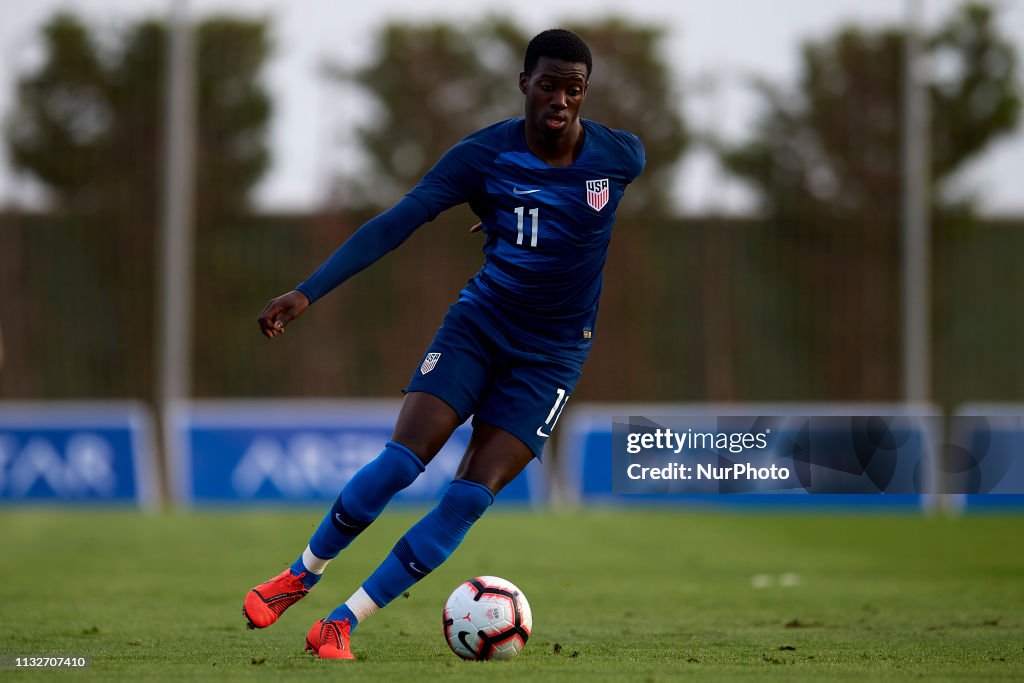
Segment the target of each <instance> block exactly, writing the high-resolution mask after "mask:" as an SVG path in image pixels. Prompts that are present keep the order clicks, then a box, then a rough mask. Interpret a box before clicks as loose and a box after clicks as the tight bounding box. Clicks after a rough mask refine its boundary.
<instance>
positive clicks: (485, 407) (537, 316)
mask: <svg viewBox="0 0 1024 683" xmlns="http://www.w3.org/2000/svg"><path fill="white" fill-rule="evenodd" d="M591 67H592V62H591V55H590V49H589V48H588V47H587V45H586V44H585V43H584V42H583V41H582V40H581V39H580V38H579V37H578V36H577V35H575V34H573V33H571V32H569V31H565V30H561V29H553V30H549V31H544V32H543V33H540V34H539V35H537V36H536V37H535V38H533V40H531V41H530V43H529V45H528V46H527V48H526V56H525V59H524V64H523V71H522V73H520V74H519V89H520V90H521V91H522V93H523V94H524V95H525V99H526V114H525V117H521V118H514V119H509V120H507V121H502V122H500V123H496V124H494V125H492V126H489V127H487V128H484V129H483V130H480V131H478V132H476V133H474V134H472V135H470V136H469V137H467V138H465V139H464V140H462V141H461V142H459V143H458V144H456V145H455V146H454V147H452V148H451V149H450V150H448V152H446V153H445V154H444V156H442V157H441V159H440V160H439V161H438V162H437V164H436V165H435V166H434V167H433V168H432V169H431V170H430V171H429V172H428V173H427V174H426V175H425V176H424V177H423V179H422V180H421V181H420V182H419V184H418V185H416V187H414V188H413V189H412V191H411V192H409V194H407V195H406V196H405V197H404V198H403V199H402V200H401V201H399V202H398V203H397V204H396V205H395V206H393V207H392V208H390V209H388V210H387V211H385V212H384V213H382V214H380V215H379V216H377V217H376V218H373V219H371V220H370V221H368V222H367V223H366V224H365V225H363V226H362V227H361V228H360V229H359V230H358V231H356V233H355V234H354V235H352V237H351V238H350V239H349V240H347V241H346V242H345V243H344V244H343V245H342V246H341V247H340V248H338V250H337V251H336V252H334V254H333V255H331V257H330V258H328V259H327V261H326V262H324V264H323V265H321V266H320V268H318V269H317V270H316V272H314V273H313V274H312V275H311V276H310V277H309V278H308V279H307V280H306V281H304V282H302V283H301V284H299V285H298V286H297V287H296V288H295V289H294V290H292V291H290V292H288V293H286V294H283V295H281V296H279V297H277V298H275V299H272V300H271V301H270V302H269V303H268V304H267V305H266V307H264V309H263V311H262V312H261V313H260V316H259V326H260V329H261V331H262V332H263V334H264V335H266V336H267V337H269V338H274V337H276V336H277V335H279V334H282V333H283V332H284V328H285V326H286V325H287V324H289V323H290V322H291V321H293V320H295V319H296V318H298V317H299V316H300V315H302V314H303V312H304V311H305V310H306V308H307V307H308V306H309V305H310V304H311V303H312V302H314V301H316V300H317V299H319V298H321V297H322V296H324V295H325V294H327V293H328V292H329V291H331V290H332V289H334V288H335V287H337V286H338V285H340V284H341V283H342V282H344V281H345V280H347V279H348V278H350V277H352V276H353V275H355V274H356V273H358V272H359V271H360V270H362V269H363V268H366V267H367V266H369V265H370V264H372V263H374V262H375V261H376V260H377V259H379V258H381V257H382V256H383V255H384V254H386V253H387V252H388V251H390V250H392V249H394V248H396V247H397V246H398V245H400V244H401V243H402V242H403V241H404V240H405V239H406V238H407V237H409V235H410V234H412V232H413V231H414V230H416V229H417V228H419V227H420V226H421V225H423V224H424V223H426V222H428V221H431V220H433V219H434V218H436V217H437V215H438V214H440V213H441V212H442V211H444V210H445V209H448V208H450V207H452V206H455V205H457V204H461V203H463V202H468V203H469V205H470V207H471V208H472V209H473V211H474V213H476V215H477V216H478V217H479V218H480V224H479V225H477V226H474V228H473V229H474V230H475V229H479V228H482V229H483V231H484V233H485V234H486V241H485V243H484V247H483V251H484V264H483V267H482V268H481V269H480V271H479V272H478V273H477V274H476V276H475V277H473V279H472V280H471V281H470V282H469V283H468V284H467V285H466V287H465V288H464V289H463V290H462V292H460V294H459V298H458V301H456V303H455V304H454V305H453V306H452V307H451V308H450V309H449V310H448V314H447V315H446V316H445V318H444V322H443V324H442V325H441V328H440V329H439V330H438V331H437V335H436V336H435V337H434V340H433V342H432V343H431V344H430V346H429V347H428V348H427V351H426V353H425V355H424V357H423V360H422V362H421V363H420V364H419V365H418V366H417V368H416V369H415V371H414V372H413V377H412V380H411V381H410V382H409V386H408V388H407V389H406V393H405V398H404V400H403V402H402V408H401V411H400V413H399V416H398V420H397V423H396V425H395V429H394V433H393V435H392V437H391V440H390V441H388V442H387V443H386V444H385V446H384V450H383V451H382V452H381V453H380V455H378V456H377V458H376V459H375V460H373V461H372V462H370V463H368V464H367V465H366V466H364V467H363V468H362V469H360V470H359V471H358V472H357V473H356V474H355V475H354V476H353V477H352V479H351V480H350V481H349V482H348V483H347V484H345V486H344V488H343V489H342V491H341V493H340V494H339V495H338V498H337V500H336V501H335V502H334V504H333V505H332V506H331V508H330V509H329V510H328V512H327V515H326V516H325V517H324V519H323V521H322V522H321V523H320V526H319V527H318V528H317V529H316V531H315V532H314V533H313V536H312V538H310V539H309V544H308V545H307V546H306V549H305V550H304V551H303V552H302V553H301V554H300V555H299V557H298V559H296V560H295V563H294V564H292V566H291V567H290V568H288V569H286V570H285V571H284V572H282V573H281V574H280V575H278V576H276V577H274V578H272V579H270V580H269V581H267V582H266V583H263V584H260V585H259V586H256V587H255V588H253V589H252V590H251V591H249V593H248V595H247V596H246V598H245V605H244V607H243V614H244V615H245V617H246V619H248V621H249V625H250V626H251V627H253V628H265V627H267V626H270V625H271V624H273V623H274V622H275V621H276V620H277V619H278V617H280V615H281V614H282V613H283V612H284V611H285V610H286V609H287V608H288V607H290V606H291V605H293V604H294V603H295V602H297V601H298V600H299V599H301V598H302V597H303V596H305V595H306V594H307V593H308V592H309V590H310V589H312V588H313V586H314V585H316V583H317V581H319V580H320V577H321V575H322V574H323V571H324V569H325V567H326V566H327V563H328V562H330V561H331V559H333V558H335V557H337V556H338V554H339V553H340V552H341V551H342V550H343V549H345V548H346V547H347V546H348V545H349V544H350V543H351V542H352V541H353V539H355V537H356V536H358V535H359V533H360V532H362V531H363V530H364V529H365V528H366V527H367V526H369V525H370V524H371V523H372V522H373V521H374V520H375V519H376V518H377V516H378V515H379V514H380V513H381V511H382V510H383V509H384V507H385V506H386V505H387V504H388V501H390V500H391V498H392V497H393V496H394V495H395V494H396V493H398V492H399V491H401V490H402V489H404V488H405V487H407V486H409V484H411V483H412V482H413V481H414V480H415V479H416V477H417V476H419V474H420V473H421V472H423V470H424V468H425V467H426V466H427V465H428V464H429V463H430V460H431V459H432V458H433V457H434V456H435V455H436V454H437V452H438V451H439V450H440V449H441V447H442V446H443V445H444V444H445V442H446V441H447V440H448V438H449V437H450V436H451V434H452V432H453V431H454V430H455V429H456V428H457V427H458V426H459V425H460V424H462V423H463V422H465V420H466V419H467V418H468V417H469V416H470V415H473V416H474V417H473V431H472V435H471V437H470V440H469V446H468V447H467V449H466V453H465V455H464V456H463V458H462V462H461V464H460V465H459V468H458V471H457V472H456V474H455V479H454V480H453V481H452V482H451V483H450V484H449V485H448V487H447V489H446V490H445V492H444V494H443V495H442V497H441V500H440V502H439V503H438V504H437V507H435V508H434V509H433V510H431V511H430V512H429V513H427V515H426V516H425V517H423V519H421V520H420V521H419V522H417V523H416V524H415V525H414V526H413V527H412V528H410V529H409V530H408V531H407V532H406V534H405V535H404V536H402V538H400V539H399V540H398V542H397V543H396V544H395V546H394V549H393V550H392V551H391V553H390V554H389V555H388V556H387V558H385V560H384V561H383V562H382V563H381V565H380V566H379V567H378V568H377V569H376V570H375V571H374V572H373V573H372V574H371V575H370V576H369V578H367V579H366V581H364V582H363V584H362V585H361V586H360V587H359V589H358V590H356V592H355V593H354V594H353V595H352V597H350V598H349V599H348V600H347V601H346V602H345V603H344V604H342V605H340V606H339V607H338V608H337V609H335V610H334V611H333V612H331V613H330V614H328V615H327V616H326V617H325V618H324V619H321V620H320V621H318V622H316V623H315V624H314V625H313V627H312V628H311V629H310V631H309V634H308V635H307V637H306V647H307V649H310V650H313V651H314V652H316V653H317V654H319V656H320V657H323V658H333V659H353V657H354V656H353V654H352V652H351V650H350V648H349V637H350V634H351V633H352V631H354V630H355V628H356V626H358V625H359V623H361V622H362V621H363V620H365V619H366V618H367V617H369V616H370V615H371V614H373V613H374V612H376V611H377V610H378V609H380V608H381V607H384V606H385V605H387V604H388V603H390V602H391V601H392V600H394V599H395V598H396V597H397V596H399V595H401V594H402V593H403V592H404V591H406V590H407V589H408V588H409V587H411V586H412V585H413V584H414V583H416V582H417V581H419V580H420V579H422V578H423V577H425V576H426V575H427V574H429V573H430V572H431V571H433V570H434V569H436V568H437V567H438V566H439V565H440V564H441V563H442V562H444V561H445V560H446V559H448V557H449V556H450V555H451V554H452V552H453V551H454V550H455V548H456V547H457V546H458V545H459V543H460V542H461V541H462V539H463V538H464V537H465V535H466V532H468V531H469V528H470V527H471V526H472V525H473V523H474V522H475V521H476V520H478V519H479V518H480V516H481V515H483V513H484V512H485V511H486V510H487V508H488V507H489V506H490V505H491V503H492V502H493V501H494V496H495V495H496V494H497V493H498V492H499V491H501V489H502V487H504V486H505V485H506V484H508V483H509V482H510V481H512V479H514V478H515V477H516V475H518V474H519V473H520V472H521V471H522V470H523V468H524V467H526V465H527V464H528V463H529V462H530V460H531V459H533V458H538V459H540V457H541V453H542V451H543V449H544V444H545V442H546V441H547V440H548V438H549V437H550V436H551V430H552V429H553V428H554V426H555V423H556V422H557V421H558V417H559V415H560V414H561V412H562V410H563V409H564V408H565V404H566V401H568V400H569V396H570V395H571V394H572V390H573V387H574V386H575V385H576V381H577V380H578V379H579V376H580V370H581V368H582V365H583V362H584V360H585V359H586V357H587V354H588V353H589V351H590V346H591V343H592V342H593V334H594V320H595V318H596V316H597V307H598V298H599V296H600V293H601V270H602V268H603V267H604V262H605V258H606V256H607V253H608V243H609V240H610V239H611V233H612V225H613V223H614V220H615V209H616V207H617V206H618V204H619V201H620V200H621V199H622V196H623V193H624V192H625V189H626V186H627V185H629V183H630V182H632V181H633V180H634V179H635V178H636V177H637V176H639V175H640V173H641V171H642V170H643V167H644V162H645V158H644V149H643V145H642V144H641V142H640V140H639V139H638V138H637V137H636V136H635V135H633V134H632V133H628V132H625V131H619V130H611V129H609V128H607V127H605V126H602V125H601V124H599V123H595V122H593V121H588V120H584V119H581V118H580V108H581V106H582V105H583V101H584V99H585V98H586V95H587V84H588V81H589V80H590V72H591Z"/></svg>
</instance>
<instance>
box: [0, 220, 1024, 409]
mask: <svg viewBox="0 0 1024 683" xmlns="http://www.w3.org/2000/svg"><path fill="white" fill-rule="evenodd" d="M365 218H366V216H355V215H344V216H340V215H327V214H324V215H317V216H310V215H254V216H251V217H248V218H244V219H238V220H237V221H236V222H233V223H231V224H223V225H211V224H207V225H205V226H204V227H203V228H202V229H201V230H200V231H199V232H198V234H197V240H196V257H195V282H196V288H195V291H196V295H195V302H194V316H195V318H194V324H195V332H194V339H193V351H194V368H193V378H192V386H193V387H194V393H195V396H196V397H244V396H269V397H277V396H281V397H287V396H320V397H328V396H396V395H397V392H398V391H399V390H400V389H401V388H402V387H403V386H404V385H405V383H406V382H407V380H408V377H409V375H410V373H411V371H412V369H413V368H414V366H415V365H416V363H417V362H418V360H419V357H420V355H421V353H422V351H423V349H424V348H425V346H426V344H427V343H428V342H429V340H430V338H431V336H432V335H433V333H434V331H435V330H436V328H437V326H438V325H439V324H440V321H441V318H442V316H443V314H444V311H445V310H446V308H447V306H448V305H449V304H450V303H451V302H452V301H454V299H455V297H456V293H457V291H458V290H459V288H460V287H461V286H462V285H463V284H464V283H465V281H466V280H467V279H468V278H470V277H471V276H472V275H473V273H474V272H475V271H476V270H477V268H478V267H479V264H480V262H481V255H480V246H481V239H480V237H479V236H476V235H468V234H467V233H466V228H467V227H468V226H469V225H471V224H472V223H473V222H474V219H473V217H472V216H471V215H470V214H469V213H468V211H466V210H465V209H459V210H456V211H454V212H450V215H446V216H443V217H442V218H441V219H439V220H438V221H437V222H435V223H433V224H429V225H427V226H425V227H423V228H422V229H421V230H420V231H419V232H418V233H417V234H415V235H414V236H413V237H412V238H411V239H410V241H409V242H408V243H407V244H405V245H404V246H403V247H401V248H400V249H399V250H398V251H396V252H394V253H392V254H390V255H388V256H387V257H386V258H385V259H384V260H383V261H381V262H380V263H378V264H377V265H375V266H374V267H373V268H371V269H370V270H368V271H366V272H365V273H362V274H360V275H359V276H357V277H356V278H355V279H354V280H353V281H351V282H350V283H348V284H346V285H345V286H343V287H342V288H340V289H339V290H338V291H336V292H334V293H332V294H331V295H330V296H329V297H327V298H326V299H324V300H322V301H321V302H318V303H317V304H316V305H315V306H314V307H313V308H312V309H310V311H309V312H308V313H307V315H306V317H304V318H303V319H302V320H301V321H300V322H298V323H296V324H294V325H293V326H292V327H290V328H289V330H288V334H286V335H285V336H284V337H282V338H280V339H277V340H275V341H274V342H273V343H271V342H268V341H267V340H266V339H263V338H262V337H261V336H260V335H259V334H258V332H257V328H256V324H255V318H256V314H257V313H258V312H259V310H260V308H261V307H262V305H263V303H264V302H265V301H266V300H267V299H268V298H270V297H271V296H274V295H276V294H278V293H280V292H282V291H285V290H287V289H289V288H291V287H292V286H294V285H295V284H296V283H297V282H298V281H300V280H301V279H302V278H303V277H305V276H306V274H308V273H309V272H310V271H311V270H312V269H313V268H314V267H315V266H316V265H317V264H318V263H319V262H320V261H321V260H322V259H323V258H325V257H326V256H327V255H328V254H329V253H330V252H331V251H332V250H333V249H334V247H335V246H336V245H337V244H338V243H339V242H340V241H341V240H342V239H343V238H344V237H345V236H346V235H347V234H349V232H351V230H353V229H354V228H355V227H356V226H358V225H359V224H360V223H361V222H362V220H363V219H365ZM839 234H840V237H839V238H837V239H834V240H832V241H831V242H830V243H828V244H825V245H815V244H814V243H806V242H793V241H788V240H786V239H784V236H781V235H780V234H779V233H778V231H777V230H774V229H772V228H771V226H770V225H768V224H767V223H765V222H762V221H759V220H756V219H726V218H716V217H708V218H690V219H685V220H674V221H665V222H661V223H658V224H648V225H639V224H633V225H630V224H626V223H622V222H620V224H619V225H618V226H617V227H616V236H615V238H614V240H613V245H612V252H611V254H610V257H609V263H608V267H607V269H606V272H605V293H604V297H603V301H602V310H601V315H600V317H599V321H598V329H597V334H596V343H595V346H594V352H593V356H592V359H591V361H590V362H589V363H588V365H587V367H586V371H585V373H584V377H583V379H582V381H581V383H580V385H579V387H578V390H577V400H615V401H628V400H640V401H704V400H713V401H846V400H863V401H889V400H896V399H899V398H900V397H901V394H900V357H899V353H900V347H899V335H900V329H901V327H900V315H901V312H900V310H899V291H898V289H897V287H898V283H899V279H898V274H897V271H896V268H897V265H898V258H897V254H898V252H897V251H896V250H897V249H898V243H897V242H896V237H895V236H893V238H892V240H891V241H888V240H887V243H886V244H879V243H876V242H877V241H878V240H877V239H876V240H874V241H871V240H868V239H866V238H865V237H863V235H862V233H860V232H858V231H854V230H850V231H845V232H843V231H840V232H839ZM152 235H153V231H152V230H145V229H140V230H139V231H138V236H137V240H136V241H137V242H138V244H133V243H132V242H131V241H130V240H123V239H122V240H118V241H116V242H112V243H107V242H105V241H104V238H103V235H102V232H101V231H100V230H99V228H98V227H97V226H96V225H95V224H94V223H90V222H89V220H87V219H86V218H71V217H63V216H59V215H48V214H19V213H6V214H0V291H2V292H3V293H4V296H2V297H0V329H2V330H3V334H4V340H3V341H4V347H5V360H4V364H3V366H2V367H0V395H2V396H3V397H4V398H18V399H58V398H59V399H72V398H76V399H77V398H138V399H143V400H146V401H149V400H151V398H152V386H153V377H154V351H153V343H152V342H153V329H154V315H153V309H154V303H153V302H154V293H153V273H154V266H153V258H154V257H153V247H152V244H151V243H150V240H152V239H153V237H152ZM890 242H891V243H890ZM933 246H934V262H933V272H934V281H933V310H934V325H933V343H934V358H933V382H934V388H935V396H934V399H935V401H936V402H937V403H938V404H939V405H941V406H942V407H944V408H945V409H946V410H950V409H952V407H953V406H955V405H956V404H959V403H962V402H966V401H1006V400H1017V401H1019V400H1020V399H1021V398H1022V397H1024V365H1022V364H1021V363H1020V362H1019V360H1018V359H1019V352H1020V349H1021V348H1024V306H1021V305H1020V292H1021V291H1024V272H1022V271H1021V269H1020V268H1019V265H1018V261H1019V255H1020V254H1021V253H1024V219H1004V220H995V219H989V220H984V221H981V222H980V224H979V225H978V227H976V228H974V229H972V230H970V231H964V232H959V233H956V232H953V231H949V230H938V231H936V234H935V237H934V245H933ZM865 257H867V258H865ZM853 263H860V264H864V263H873V264H875V269H874V270H873V271H868V272H865V270H864V269H863V268H862V269H859V270H858V269H853V268H851V267H850V264H853ZM801 274H811V275H813V277H812V278H810V279H801ZM808 282H813V283H815V284H814V286H813V287H812V286H808V285H807V283H808ZM880 310H881V311H882V315H879V311H880ZM880 323H881V324H880Z"/></svg>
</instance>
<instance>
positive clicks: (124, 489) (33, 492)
mask: <svg viewBox="0 0 1024 683" xmlns="http://www.w3.org/2000/svg"><path fill="white" fill-rule="evenodd" d="M151 445H152V432H151V425H150V420H149V414H148V412H147V411H146V409H145V407H144V406H142V405H141V404H138V403H131V402H123V403H122V402H116V403H95V402H90V403H54V402H47V403H42V402H39V403H31V402H26V403H0V503H3V504H10V503H36V504H45V503H113V504H126V503H127V504H145V503H149V502H151V501H153V500H154V487H153V481H154V480H153V469H152V458H151Z"/></svg>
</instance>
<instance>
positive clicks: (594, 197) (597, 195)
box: [587, 178, 608, 211]
mask: <svg viewBox="0 0 1024 683" xmlns="http://www.w3.org/2000/svg"><path fill="white" fill-rule="evenodd" d="M607 203H608V179H607V178H602V179H601V180H588V181H587V205H588V206H590V208H592V209H593V210H594V211H600V210H601V209H603V208H604V205H605V204H607Z"/></svg>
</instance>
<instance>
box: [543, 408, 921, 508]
mask: <svg viewBox="0 0 1024 683" xmlns="http://www.w3.org/2000/svg"><path fill="white" fill-rule="evenodd" d="M938 415H939V412H938V410H937V409H936V408H934V407H933V406H905V405H898V404H745V405H744V404H726V405H714V404H654V405H651V404H647V405H644V404H621V405H607V404H604V405H601V404H598V405H590V406H587V405H580V404H577V405H576V406H575V407H574V408H572V411H571V412H569V413H568V414H567V415H566V416H565V417H564V418H563V421H564V424H563V425H562V429H563V432H562V434H561V442H560V450H559V455H560V456H561V457H560V463H561V466H562V469H561V474H562V478H563V481H564V482H565V484H566V490H567V493H568V494H569V495H570V496H571V497H573V498H574V499H576V500H578V501H580V502H583V503H610V504H637V503H640V504H646V505H651V504H658V505H660V504H670V505H672V504H684V505H770V506H785V507H802V506H805V505H836V504H838V505H861V504H872V505H887V506H892V505H896V506H901V505H902V506H919V505H921V504H922V503H924V502H925V498H926V496H923V495H922V493H921V492H923V491H930V490H932V489H931V486H932V478H933V477H934V464H933V462H932V456H933V452H934V446H935V444H936V443H937V442H938V439H939V438H940V437H941V418H940V417H938ZM645 416H646V417H645ZM666 425H668V426H670V427H674V428H675V429H669V428H665V426H666ZM709 425H710V428H709V429H705V427H708V426H709ZM737 425H741V426H740V427H738V428H739V429H740V430H741V431H742V432H743V433H742V434H741V433H738V432H736V429H737ZM743 425H745V426H743ZM687 426H689V427H692V429H688V428H687ZM716 427H717V429H718V433H717V437H719V438H720V439H724V441H723V442H722V443H723V444H726V443H728V442H730V440H732V443H733V444H734V445H735V444H738V443H740V441H741V440H744V439H745V440H747V441H749V443H747V441H743V443H746V444H747V447H746V448H739V447H737V448H735V449H733V450H730V449H729V448H728V447H726V448H724V449H723V448H718V447H703V446H702V447H697V446H694V445H693V442H694V439H693V438H692V437H696V436H698V435H700V436H712V434H713V433H714V432H715V428H716ZM808 427H809V430H808ZM669 436H672V437H674V438H676V439H678V443H679V447H678V448H674V449H673V448H672V447H670V446H668V445H667V442H666V443H664V444H663V443H661V442H660V439H661V438H662V437H664V438H666V439H667V438H668V437H669ZM627 437H628V438H627ZM655 443H657V444H658V446H657V448H654V449H653V450H652V451H649V452H643V453H641V450H642V449H641V448H640V444H651V445H652V446H653V445H654V444H655ZM755 444H757V445H755ZM627 450H628V453H627ZM740 452H742V453H743V454H742V455H737V454H738V453H740ZM755 452H756V453H755ZM752 453H754V454H752ZM746 460H750V461H751V463H752V464H747V465H744V467H745V468H747V469H748V470H751V471H754V470H756V471H760V472H768V471H769V468H768V467H767V466H769V465H770V466H771V467H770V469H771V471H775V470H776V469H778V470H779V471H782V468H783V466H786V467H788V468H789V471H788V473H787V477H788V479H787V480H786V481H785V482H783V481H781V480H780V481H759V480H756V478H755V480H750V479H748V478H743V480H742V481H739V480H737V479H735V478H733V479H730V480H729V481H723V480H720V479H719V476H718V474H719V473H721V472H728V471H729V469H730V468H731V469H733V470H735V471H736V472H737V473H738V471H739V468H738V467H736V465H737V464H740V462H741V461H746ZM698 463H700V466H699V467H698ZM654 464H656V465H657V466H647V465H654ZM673 468H674V469H673ZM654 470H657V472H655V471H654ZM702 471H705V472H710V473H711V474H710V475H708V476H707V477H706V478H707V479H708V480H707V481H703V480H701V475H700V474H698V473H699V472H702ZM644 473H651V474H652V477H651V479H643V480H641V478H640V475H641V474H644ZM749 474H750V472H748V473H747V475H748V476H749ZM669 476H670V477H671V478H672V479H673V480H671V481H669V480H666V479H665V477H669ZM712 477H713V480H712ZM879 494H884V495H879Z"/></svg>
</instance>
